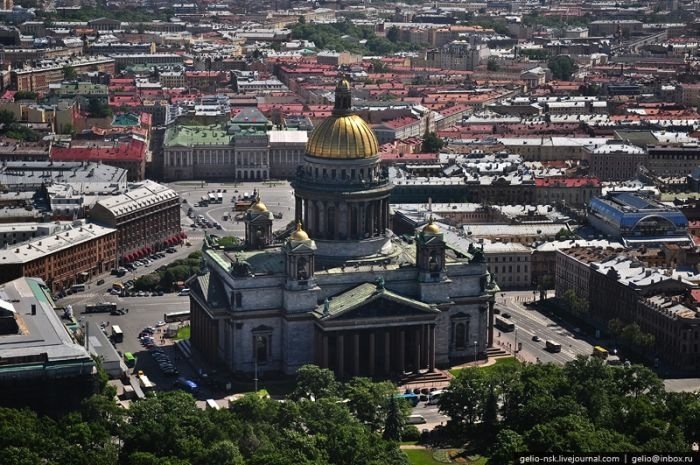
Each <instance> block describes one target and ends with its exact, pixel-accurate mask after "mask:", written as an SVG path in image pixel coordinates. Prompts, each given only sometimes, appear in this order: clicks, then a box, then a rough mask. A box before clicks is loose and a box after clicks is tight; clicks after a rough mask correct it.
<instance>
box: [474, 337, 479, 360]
mask: <svg viewBox="0 0 700 465" xmlns="http://www.w3.org/2000/svg"><path fill="white" fill-rule="evenodd" d="M478 343H479V342H478V341H474V363H475V364H476V346H477V344H478Z"/></svg>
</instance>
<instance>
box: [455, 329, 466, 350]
mask: <svg viewBox="0 0 700 465" xmlns="http://www.w3.org/2000/svg"><path fill="white" fill-rule="evenodd" d="M466 339H467V328H466V326H465V325H464V323H457V326H455V348H456V349H457V350H462V349H464V348H465V347H466Z"/></svg>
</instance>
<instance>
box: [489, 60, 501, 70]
mask: <svg viewBox="0 0 700 465" xmlns="http://www.w3.org/2000/svg"><path fill="white" fill-rule="evenodd" d="M486 69H487V70H488V71H491V72H496V71H500V69H501V66H500V65H499V64H498V61H497V60H496V59H495V58H489V61H487V62H486Z"/></svg>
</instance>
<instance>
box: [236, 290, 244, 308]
mask: <svg viewBox="0 0 700 465" xmlns="http://www.w3.org/2000/svg"><path fill="white" fill-rule="evenodd" d="M241 306H243V294H241V293H240V292H236V307H241Z"/></svg>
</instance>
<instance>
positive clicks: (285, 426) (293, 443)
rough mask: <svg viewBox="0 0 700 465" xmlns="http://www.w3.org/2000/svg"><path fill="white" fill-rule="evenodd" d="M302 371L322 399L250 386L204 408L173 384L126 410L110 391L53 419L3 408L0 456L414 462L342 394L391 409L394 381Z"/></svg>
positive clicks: (190, 463) (102, 463)
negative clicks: (262, 392) (269, 395)
mask: <svg viewBox="0 0 700 465" xmlns="http://www.w3.org/2000/svg"><path fill="white" fill-rule="evenodd" d="M301 371H302V373H305V375H303V376H301V377H300V382H302V381H304V380H305V379H306V381H310V382H311V383H312V384H314V385H316V387H317V388H320V389H321V391H323V393H321V394H319V396H318V399H317V400H315V401H311V400H309V399H308V398H304V397H302V398H300V400H298V401H297V400H293V399H292V398H290V399H287V400H286V401H285V402H278V401H275V400H270V399H262V398H260V397H259V396H257V395H254V394H250V395H247V396H245V397H243V398H242V399H241V400H238V401H236V402H234V403H233V404H232V408H231V409H230V410H202V409H200V408H198V407H197V406H196V405H195V400H194V398H192V396H190V395H189V394H187V393H185V392H182V391H172V392H159V393H158V395H157V396H153V397H149V398H147V399H144V400H140V401H135V402H133V403H132V404H131V406H130V408H129V409H128V410H125V409H121V408H119V407H117V405H116V404H115V403H114V401H113V400H112V398H111V394H110V393H107V394H105V395H98V396H94V397H92V398H90V399H88V400H86V401H85V402H84V403H83V406H82V408H81V409H80V411H78V412H74V413H71V414H68V415H67V416H65V417H63V418H60V419H56V420H53V419H49V418H45V417H39V416H37V415H36V414H34V413H33V412H31V411H28V410H15V409H9V408H0V463H2V464H3V465H25V464H27V465H29V464H32V465H34V464H37V463H43V464H46V465H58V464H66V463H70V464H77V465H83V464H84V465H153V464H157V465H211V464H216V465H325V464H333V465H380V464H381V465H408V462H407V459H406V457H405V455H404V454H403V453H401V451H400V450H399V449H398V444H397V442H396V440H395V436H393V437H390V438H388V439H384V438H383V437H382V434H383V432H382V430H383V429H384V427H385V420H386V418H383V417H382V418H375V417H374V416H373V415H371V414H370V413H369V411H368V410H367V411H363V412H360V411H359V410H358V409H357V408H356V407H353V406H352V404H353V402H355V401H351V402H350V403H349V404H346V403H344V402H340V400H341V399H342V397H339V396H338V395H340V394H345V393H346V392H347V393H354V394H353V396H354V397H355V398H356V401H358V402H359V401H361V402H364V403H367V405H376V404H372V403H371V402H372V399H374V400H375V401H376V402H377V403H378V404H380V405H376V406H378V407H381V410H382V411H387V410H388V411H392V408H388V409H387V408H386V406H389V405H391V403H392V402H393V403H394V409H396V408H398V409H399V410H401V409H402V406H401V404H400V403H401V402H403V401H400V400H398V399H395V398H393V396H392V395H388V396H385V394H386V393H387V391H389V388H391V389H390V391H391V393H392V394H393V393H394V392H395V389H394V387H393V386H391V385H390V384H387V383H372V382H371V381H369V380H367V379H365V378H357V379H355V380H352V381H351V382H349V383H347V384H343V383H338V382H337V381H336V380H335V378H334V377H333V376H332V372H331V374H330V376H329V375H328V371H327V370H325V371H324V370H321V369H319V368H317V367H302V369H301ZM309 378H313V379H312V380H309ZM314 380H316V381H314ZM324 380H325V381H324ZM324 382H325V383H327V384H328V385H329V386H330V385H332V386H333V389H327V388H328V387H329V386H323V385H322V384H323V383H324ZM319 383H320V384H319ZM307 388H308V386H306V387H303V386H299V389H298V391H299V392H306V391H307ZM394 413H395V415H393V417H392V418H391V419H390V420H389V421H388V422H387V423H389V424H393V425H394V427H396V428H398V429H400V428H402V425H403V422H404V420H405V419H404V418H403V417H401V413H400V412H399V413H397V412H396V411H394ZM361 416H366V417H367V418H365V419H361V418H360V417H361ZM395 432H396V433H399V434H400V431H395Z"/></svg>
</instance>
